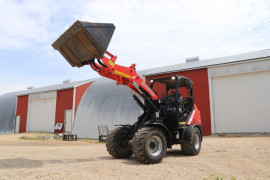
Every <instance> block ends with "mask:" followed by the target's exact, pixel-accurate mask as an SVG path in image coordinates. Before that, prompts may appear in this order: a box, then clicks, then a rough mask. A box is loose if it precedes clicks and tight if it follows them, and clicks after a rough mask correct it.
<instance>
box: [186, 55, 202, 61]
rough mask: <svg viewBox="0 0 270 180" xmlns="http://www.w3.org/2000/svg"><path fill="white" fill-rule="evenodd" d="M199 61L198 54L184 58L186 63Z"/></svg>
mask: <svg viewBox="0 0 270 180" xmlns="http://www.w3.org/2000/svg"><path fill="white" fill-rule="evenodd" d="M196 61H199V56H195V57H190V58H186V63H191V62H196Z"/></svg>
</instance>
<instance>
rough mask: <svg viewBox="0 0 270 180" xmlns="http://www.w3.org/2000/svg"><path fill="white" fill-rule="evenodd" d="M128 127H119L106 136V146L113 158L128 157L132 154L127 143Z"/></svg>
mask: <svg viewBox="0 0 270 180" xmlns="http://www.w3.org/2000/svg"><path fill="white" fill-rule="evenodd" d="M129 133H130V131H129V129H127V128H125V127H119V128H116V129H114V130H113V131H111V132H110V134H109V135H108V136H107V140H106V147H107V151H108V152H109V154H110V155H112V156H113V157H115V158H128V157H130V156H131V155H132V147H131V144H129V142H128V141H129V140H130V138H129Z"/></svg>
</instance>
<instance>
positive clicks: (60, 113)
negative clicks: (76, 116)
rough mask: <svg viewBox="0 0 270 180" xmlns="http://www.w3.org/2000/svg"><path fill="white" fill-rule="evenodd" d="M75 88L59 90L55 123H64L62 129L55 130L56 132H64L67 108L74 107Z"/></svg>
mask: <svg viewBox="0 0 270 180" xmlns="http://www.w3.org/2000/svg"><path fill="white" fill-rule="evenodd" d="M73 90H74V89H66V90H60V91H57V99H56V113H55V125H56V124H57V123H63V126H62V130H54V132H55V133H63V132H64V129H65V127H64V124H65V110H67V109H72V104H73Z"/></svg>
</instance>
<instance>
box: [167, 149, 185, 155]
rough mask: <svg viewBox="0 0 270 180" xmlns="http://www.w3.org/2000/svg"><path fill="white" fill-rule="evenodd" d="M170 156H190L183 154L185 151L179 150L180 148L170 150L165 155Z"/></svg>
mask: <svg viewBox="0 0 270 180" xmlns="http://www.w3.org/2000/svg"><path fill="white" fill-rule="evenodd" d="M170 156H177V157H189V156H187V155H185V154H183V152H182V151H181V150H178V149H171V150H168V151H167V153H166V155H165V157H170Z"/></svg>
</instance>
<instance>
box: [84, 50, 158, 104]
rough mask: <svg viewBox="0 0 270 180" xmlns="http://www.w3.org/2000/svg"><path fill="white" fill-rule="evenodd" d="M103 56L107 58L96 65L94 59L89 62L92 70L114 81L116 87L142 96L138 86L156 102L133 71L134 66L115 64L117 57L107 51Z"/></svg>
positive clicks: (152, 94) (149, 90)
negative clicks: (127, 89) (127, 88)
mask: <svg viewBox="0 0 270 180" xmlns="http://www.w3.org/2000/svg"><path fill="white" fill-rule="evenodd" d="M105 54H106V55H107V56H109V58H107V57H106V56H103V57H102V58H101V59H100V60H99V59H98V63H96V62H95V60H94V59H92V60H91V61H90V62H89V64H90V66H91V67H92V69H93V70H95V71H97V72H98V73H99V74H100V75H101V76H104V77H107V78H110V79H112V80H115V81H116V84H117V85H126V86H128V87H129V88H130V89H132V90H133V91H135V92H136V93H138V94H139V95H140V96H142V92H141V91H140V89H139V88H138V87H137V86H139V87H141V88H142V89H143V90H145V92H147V93H148V94H149V96H150V97H151V98H152V99H154V100H156V101H157V100H158V96H157V95H156V93H155V92H154V91H153V90H152V89H151V88H150V87H149V86H148V85H147V84H146V83H145V81H144V80H143V79H142V78H141V77H140V76H139V75H138V74H137V72H136V70H135V66H136V64H132V65H131V66H129V67H125V66H120V65H117V64H116V63H115V61H116V59H117V56H114V55H112V54H111V53H109V52H108V51H105Z"/></svg>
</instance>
